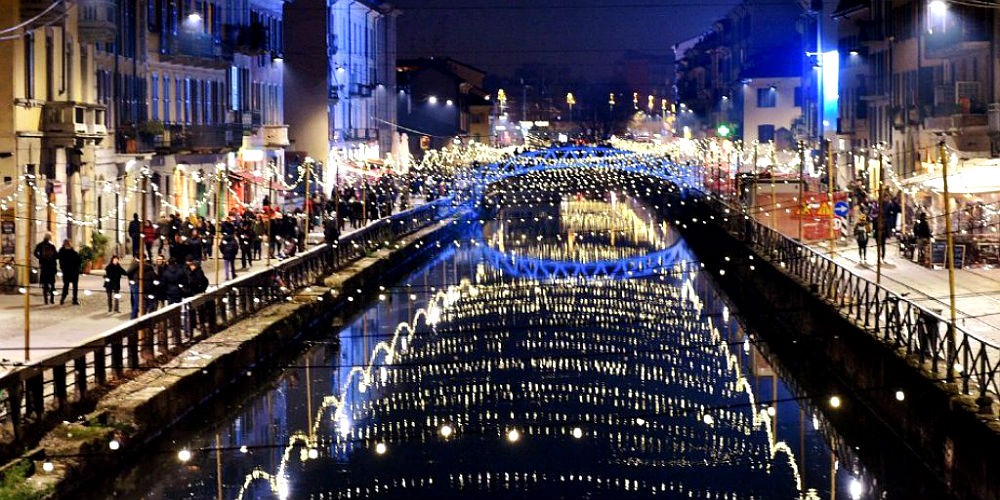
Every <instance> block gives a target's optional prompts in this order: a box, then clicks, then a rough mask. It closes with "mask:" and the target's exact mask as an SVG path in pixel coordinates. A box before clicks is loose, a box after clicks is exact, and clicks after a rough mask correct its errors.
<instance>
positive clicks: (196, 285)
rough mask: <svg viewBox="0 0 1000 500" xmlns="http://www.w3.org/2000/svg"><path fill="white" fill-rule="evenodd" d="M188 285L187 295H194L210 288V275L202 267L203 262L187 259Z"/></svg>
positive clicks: (185, 292) (185, 294)
mask: <svg viewBox="0 0 1000 500" xmlns="http://www.w3.org/2000/svg"><path fill="white" fill-rule="evenodd" d="M186 273H187V286H186V287H185V288H184V296H185V297H193V296H195V295H198V294H199V293H202V292H204V291H205V290H208V277H206V276H205V271H204V270H203V269H202V268H201V263H200V262H198V261H197V260H194V259H188V260H187V269H186Z"/></svg>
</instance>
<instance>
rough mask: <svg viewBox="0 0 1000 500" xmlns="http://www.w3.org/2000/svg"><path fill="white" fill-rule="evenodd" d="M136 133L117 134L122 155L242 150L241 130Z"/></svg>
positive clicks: (210, 127) (202, 127) (171, 127)
mask: <svg viewBox="0 0 1000 500" xmlns="http://www.w3.org/2000/svg"><path fill="white" fill-rule="evenodd" d="M143 130H146V131H139V132H137V131H136V129H135V128H134V127H130V126H123V127H121V128H120V129H119V130H118V131H117V133H116V140H117V143H118V147H119V150H120V151H124V152H125V153H129V154H131V153H149V152H155V153H158V154H171V153H177V152H182V151H198V152H228V151H235V150H236V149H238V148H239V146H240V143H241V142H242V140H243V135H244V134H245V133H247V132H246V131H245V130H244V129H243V127H242V126H240V125H235V124H219V125H189V126H182V125H166V126H163V127H162V128H161V129H159V130H156V131H152V130H151V129H143Z"/></svg>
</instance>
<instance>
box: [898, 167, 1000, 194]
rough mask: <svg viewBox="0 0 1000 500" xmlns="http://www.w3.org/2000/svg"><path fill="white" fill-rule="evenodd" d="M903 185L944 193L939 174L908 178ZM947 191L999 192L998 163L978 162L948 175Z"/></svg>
mask: <svg viewBox="0 0 1000 500" xmlns="http://www.w3.org/2000/svg"><path fill="white" fill-rule="evenodd" d="M903 184H904V185H908V186H914V187H918V188H922V189H929V190H931V191H934V192H943V191H944V178H943V177H942V176H941V172H932V173H927V174H921V175H917V176H914V177H910V178H908V179H906V180H904V181H903ZM948 191H949V192H950V193H955V194H963V193H964V194H978V193H996V192H1000V162H996V161H995V160H993V161H991V160H980V161H977V162H976V164H973V165H965V166H964V167H963V168H960V169H958V170H957V171H956V172H955V173H949V174H948Z"/></svg>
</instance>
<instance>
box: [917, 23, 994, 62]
mask: <svg viewBox="0 0 1000 500" xmlns="http://www.w3.org/2000/svg"><path fill="white" fill-rule="evenodd" d="M924 40H925V41H924V51H925V54H926V56H927V58H929V59H941V58H949V57H955V56H958V55H961V54H968V53H969V52H970V51H977V50H988V49H989V47H990V42H989V35H988V34H986V33H983V32H980V31H979V30H975V29H954V30H950V31H944V32H940V31H939V32H934V33H931V34H928V35H926V38H925V39H924Z"/></svg>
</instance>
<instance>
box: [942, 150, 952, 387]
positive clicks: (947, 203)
mask: <svg viewBox="0 0 1000 500" xmlns="http://www.w3.org/2000/svg"><path fill="white" fill-rule="evenodd" d="M938 155H939V157H940V158H941V179H942V182H943V186H942V187H943V188H944V232H945V241H946V242H947V245H946V246H945V262H946V263H947V264H948V306H949V307H948V309H949V312H950V315H949V319H950V320H951V324H950V325H948V357H947V359H949V360H950V359H952V356H953V354H954V353H955V348H956V338H955V241H954V240H953V239H952V234H951V195H950V194H949V193H948V158H947V155H946V154H945V146H944V141H943V140H942V141H941V142H939V143H938ZM954 370H955V364H954V363H951V362H949V363H948V379H949V380H950V379H951V377H952V374H953V373H954Z"/></svg>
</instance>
